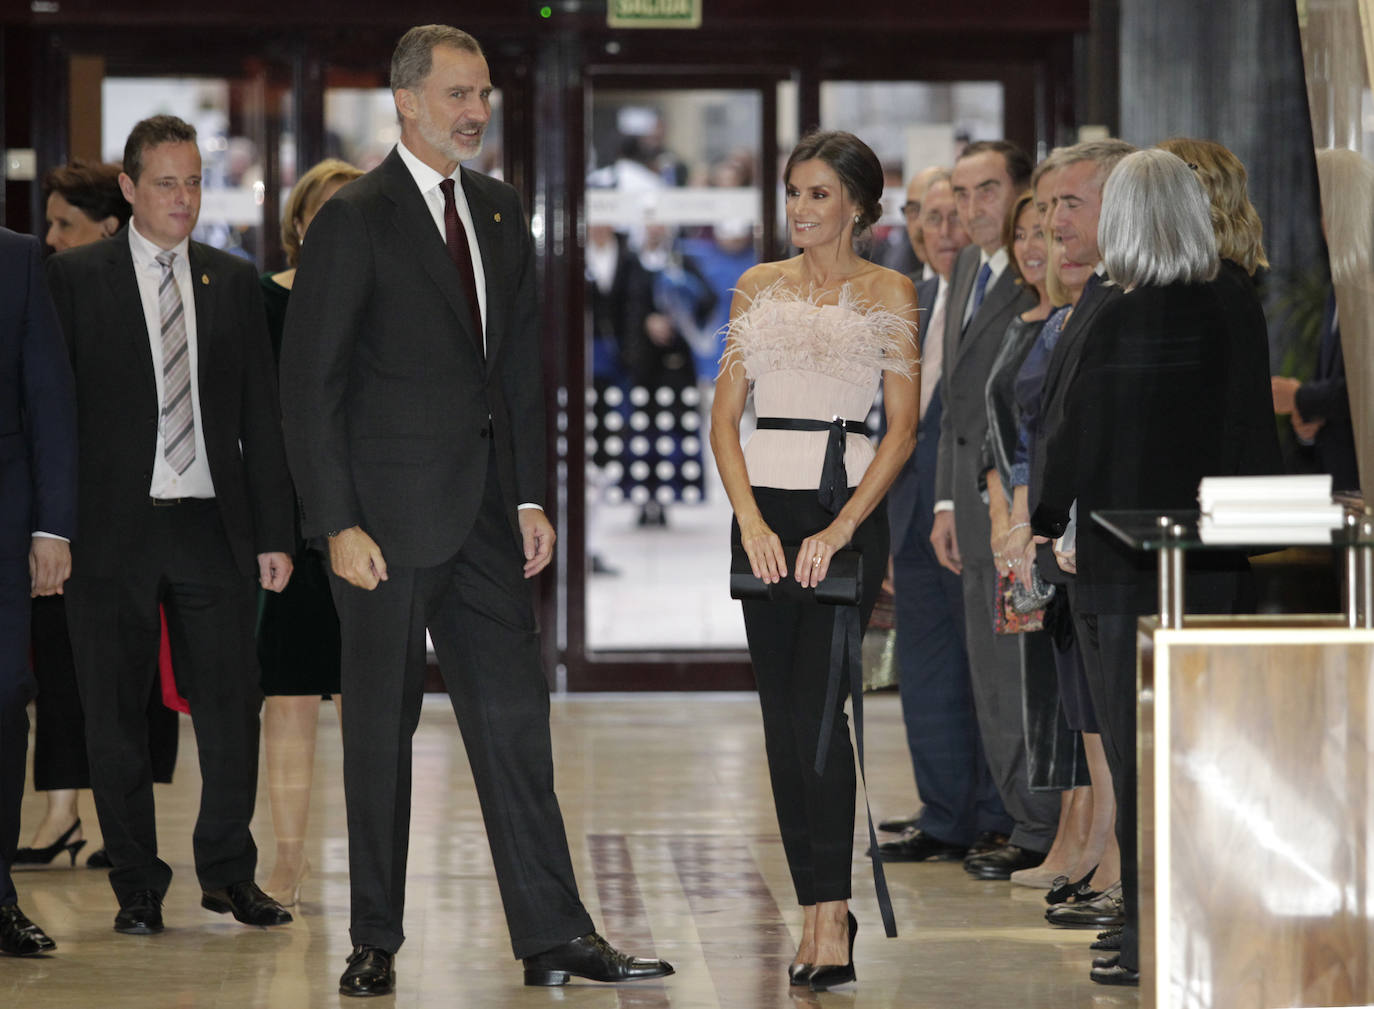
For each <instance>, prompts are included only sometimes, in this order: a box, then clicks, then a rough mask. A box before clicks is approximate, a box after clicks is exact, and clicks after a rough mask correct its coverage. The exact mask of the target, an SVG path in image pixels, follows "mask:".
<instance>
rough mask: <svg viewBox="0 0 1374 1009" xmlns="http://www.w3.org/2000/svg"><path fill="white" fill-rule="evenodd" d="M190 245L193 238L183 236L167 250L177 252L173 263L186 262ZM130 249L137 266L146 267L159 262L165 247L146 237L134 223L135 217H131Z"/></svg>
mask: <svg viewBox="0 0 1374 1009" xmlns="http://www.w3.org/2000/svg"><path fill="white" fill-rule="evenodd" d="M190 247H191V239H190V238H189V237H188V238H183V239H182V240H181V241H180V242H178V243H177V244H176V245H174V246H172V248H170V249H168V250H166V251H168V252H175V253H176V254H177V258H176V259H174V260H173V261H172V262H173V265H175V264H176V263H185V262H186V261H187V260H186V254H187V251H188V250H189V249H190ZM129 251H130V252H131V253H133V257H134V265H135V266H139V267H146V266H148V264H150V263H153V264H156V263H157V257H158V254H159V253H161V252H162V251H163V249H162V247H161V246H160V245H157V244H156V243H154V242H152V241H150V240H148V239H147V238H144V237H143V235H142V234H141V233H140V232H139V230H138V226H137V225H136V224H134V220H133V218H129Z"/></svg>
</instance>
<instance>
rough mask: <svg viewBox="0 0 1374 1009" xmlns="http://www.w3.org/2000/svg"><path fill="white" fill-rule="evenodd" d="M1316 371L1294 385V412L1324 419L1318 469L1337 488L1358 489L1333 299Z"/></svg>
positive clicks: (1324, 327)
mask: <svg viewBox="0 0 1374 1009" xmlns="http://www.w3.org/2000/svg"><path fill="white" fill-rule="evenodd" d="M1318 353H1319V356H1318V358H1317V373H1316V375H1314V376H1313V377H1312V378H1311V379H1310V380H1309V381H1306V382H1304V383H1303V384H1302V385H1301V386H1299V387H1298V393H1297V396H1296V399H1297V405H1298V413H1300V414H1302V418H1303V420H1318V419H1320V420H1324V421H1326V423H1325V424H1323V425H1322V426H1321V428H1320V429H1319V430H1318V431H1317V455H1318V457H1319V458H1320V459H1321V464H1322V469H1324V470H1325V471H1326V472H1328V473H1330V474H1331V487H1332V489H1333V490H1337V491H1352V490H1359V489H1360V466H1359V463H1358V462H1357V461H1356V454H1355V428H1354V425H1353V424H1352V422H1351V419H1350V398H1349V393H1348V392H1347V390H1346V381H1345V352H1344V351H1343V349H1342V347H1341V333H1340V327H1339V326H1338V325H1337V323H1336V299H1335V296H1334V295H1333V296H1332V297H1331V299H1330V301H1329V303H1328V304H1327V306H1326V316H1325V318H1324V319H1323V322H1322V339H1321V346H1320V348H1319V351H1318Z"/></svg>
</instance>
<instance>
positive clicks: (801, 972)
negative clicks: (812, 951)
mask: <svg viewBox="0 0 1374 1009" xmlns="http://www.w3.org/2000/svg"><path fill="white" fill-rule="evenodd" d="M815 969H816V966H815V964H810V963H792V964H788V965H787V983H788V984H790V985H804V984H810V983H811V972H812V971H813V970H815Z"/></svg>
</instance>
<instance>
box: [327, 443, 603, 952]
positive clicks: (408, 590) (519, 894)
mask: <svg viewBox="0 0 1374 1009" xmlns="http://www.w3.org/2000/svg"><path fill="white" fill-rule="evenodd" d="M379 545H380V546H381V548H382V552H383V556H385V553H386V544H385V543H382V544H379ZM523 564H524V559H523V554H522V552H521V548H520V546H519V544H518V543H517V542H516V541H515V538H514V536H513V534H512V531H511V526H510V522H509V520H508V519H507V517H506V514H505V511H504V505H503V503H502V499H501V493H500V489H499V485H498V481H497V476H496V466H495V463H494V461H491V462H489V465H488V467H487V473H486V489H485V493H484V496H483V499H482V504H481V507H480V509H479V511H478V515H477V520H476V523H475V525H474V526H473V529H472V531H471V532H470V533H469V535H468V537H467V539H466V541H465V542H464V543H463V546H462V547H461V548H460V549H459V551H458V553H457V554H455V555H454V556H453V557H451V558H449V559H448V560H447V561H445V562H443V563H441V564H438V565H435V566H434V567H425V568H405V567H397V566H392V565H388V567H387V576H388V577H387V580H386V581H384V582H381V583H380V584H379V585H378V586H377V588H376V589H374V590H372V591H370V592H369V591H365V590H363V589H359V588H356V587H354V586H352V585H349V584H348V583H347V582H344V581H343V580H342V579H340V578H338V577H337V576H335V575H333V574H332V573H331V575H330V585H331V587H332V589H333V592H334V602H335V606H336V608H337V609H338V613H339V628H340V633H341V637H342V643H343V666H342V670H341V676H342V686H343V696H344V697H345V698H347V701H346V702H345V703H344V705H343V746H344V790H345V794H346V799H347V809H348V860H349V877H350V887H351V895H352V919H351V920H352V923H351V929H350V935H351V937H352V941H353V942H354V944H366V945H372V946H380V947H382V948H383V949H387V950H391V951H393V952H394V951H395V950H397V949H399V948H400V946H401V944H402V943H403V942H404V940H405V934H404V930H403V927H402V920H403V917H404V911H405V879H406V859H407V850H408V846H409V840H410V792H411V737H412V736H413V735H414V733H415V728H416V726H417V725H418V724H419V720H420V703H421V700H422V699H423V693H424V675H425V630H426V628H428V630H429V633H430V636H431V637H432V639H433V641H434V649H435V652H436V653H437V656H438V659H439V668H440V670H441V672H442V673H443V677H444V684H445V686H446V687H447V689H448V693H449V697H450V699H451V701H452V704H453V711H454V714H455V715H457V718H458V728H459V730H460V731H461V733H462V736H463V744H464V747H465V748H466V750H467V756H468V763H469V764H470V765H471V767H472V776H473V780H474V782H475V784H476V787H477V797H478V801H479V802H480V804H481V808H482V818H483V820H484V821H485V823H486V829H487V839H488V841H489V843H490V846H491V855H492V860H493V862H494V863H495V867H496V881H497V885H498V887H499V888H500V892H501V901H502V904H503V905H504V907H505V912H506V923H507V926H508V927H509V929H510V937H511V945H512V948H513V951H514V953H515V956H517V957H527V956H532V955H533V954H535V953H540V952H543V951H544V950H547V949H552V948H553V947H555V946H558V945H561V944H562V943H565V942H567V941H569V940H571V939H575V938H577V937H578V936H580V935H585V934H586V933H588V932H590V931H592V927H593V926H592V921H591V918H590V916H589V915H588V914H587V911H586V909H585V908H584V907H583V906H582V902H581V900H580V898H579V897H578V893H577V882H576V879H575V878H574V875H573V868H572V859H571V857H570V856H569V853H568V842H567V835H566V833H565V830H564V826H563V814H562V812H561V811H560V809H559V806H558V798H557V796H556V795H555V794H554V788H553V749H552V744H551V741H550V737H549V691H548V684H547V683H546V681H545V679H544V673H543V669H542V665H541V662H540V656H539V634H538V631H537V630H536V627H535V623H534V609H533V602H532V599H531V596H530V588H529V583H528V582H526V581H525V579H524V577H523V572H522V566H523Z"/></svg>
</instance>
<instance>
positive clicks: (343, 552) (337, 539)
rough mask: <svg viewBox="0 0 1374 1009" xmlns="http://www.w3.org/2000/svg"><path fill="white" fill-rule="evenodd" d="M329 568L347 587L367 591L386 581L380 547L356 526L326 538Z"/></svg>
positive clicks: (384, 564) (384, 563)
mask: <svg viewBox="0 0 1374 1009" xmlns="http://www.w3.org/2000/svg"><path fill="white" fill-rule="evenodd" d="M329 566H330V567H331V568H332V569H333V571H334V573H335V574H336V575H338V576H339V577H340V578H342V579H343V580H344V581H346V582H348V584H349V585H356V586H357V587H358V588H360V589H366V590H367V591H369V592H371V591H372V590H373V589H375V588H376V587H377V586H378V584H379V583H381V582H384V581H386V561H385V559H383V557H382V548H381V547H379V546H377V541H376V540H374V539H373V538H372V537H371V536H369V535H368V534H367V533H365V532H363V531H362V529H361V528H360V527H359V526H352V527H350V528H348V529H345V530H344V531H343V532H341V533H339V534H338V535H337V536H331V537H329Z"/></svg>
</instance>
